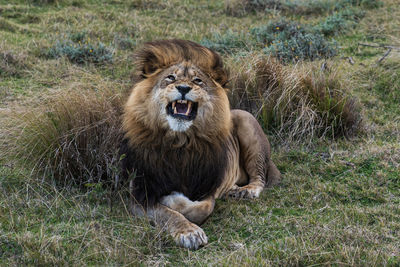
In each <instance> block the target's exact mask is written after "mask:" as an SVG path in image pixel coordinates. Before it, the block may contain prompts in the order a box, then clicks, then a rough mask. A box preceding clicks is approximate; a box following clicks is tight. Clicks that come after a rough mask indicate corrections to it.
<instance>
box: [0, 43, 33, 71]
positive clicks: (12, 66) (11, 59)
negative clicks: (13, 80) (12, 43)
mask: <svg viewBox="0 0 400 267" xmlns="http://www.w3.org/2000/svg"><path fill="white" fill-rule="evenodd" d="M27 59H28V56H27V55H26V53H22V52H15V51H13V50H12V49H9V48H7V47H6V46H5V45H4V44H0V77H6V76H21V75H22V74H23V73H24V72H27V69H28V68H29V66H30V65H31V64H29V62H28V60H27Z"/></svg>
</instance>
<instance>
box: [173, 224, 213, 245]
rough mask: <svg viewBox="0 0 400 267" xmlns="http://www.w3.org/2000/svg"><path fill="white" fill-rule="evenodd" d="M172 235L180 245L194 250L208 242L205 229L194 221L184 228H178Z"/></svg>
mask: <svg viewBox="0 0 400 267" xmlns="http://www.w3.org/2000/svg"><path fill="white" fill-rule="evenodd" d="M172 236H173V237H174V239H175V242H176V243H177V244H178V245H179V246H181V247H184V248H188V249H192V250H196V249H198V248H199V247H201V246H204V245H205V244H207V242H208V238H207V236H206V234H205V233H204V231H203V229H201V228H200V227H199V226H197V225H195V224H193V223H191V224H190V225H189V226H188V227H185V228H184V229H178V230H177V231H176V233H174V234H173V235H172Z"/></svg>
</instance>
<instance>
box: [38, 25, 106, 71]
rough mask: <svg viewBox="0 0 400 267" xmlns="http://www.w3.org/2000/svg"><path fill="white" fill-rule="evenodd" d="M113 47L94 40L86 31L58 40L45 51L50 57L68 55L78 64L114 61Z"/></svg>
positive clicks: (67, 56)
mask: <svg viewBox="0 0 400 267" xmlns="http://www.w3.org/2000/svg"><path fill="white" fill-rule="evenodd" d="M113 53H114V51H113V49H112V48H111V47H107V46H106V45H105V44H103V43H102V42H100V41H97V42H93V41H91V40H90V38H88V37H86V33H85V32H80V33H76V34H72V35H70V37H69V38H68V39H64V40H58V41H57V42H56V43H55V45H54V46H53V47H51V48H49V49H48V51H47V52H46V53H45V54H46V56H47V57H49V58H59V57H63V56H64V57H66V58H68V59H69V60H70V61H71V62H73V63H77V64H84V63H95V64H102V63H108V62H112V60H113Z"/></svg>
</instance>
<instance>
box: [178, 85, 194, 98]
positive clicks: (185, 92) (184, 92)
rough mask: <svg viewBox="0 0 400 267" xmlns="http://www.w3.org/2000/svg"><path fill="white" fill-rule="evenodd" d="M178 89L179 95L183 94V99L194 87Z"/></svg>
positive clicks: (182, 86) (179, 87)
mask: <svg viewBox="0 0 400 267" xmlns="http://www.w3.org/2000/svg"><path fill="white" fill-rule="evenodd" d="M176 89H178V91H179V93H181V94H182V98H184V97H185V95H186V94H187V93H188V92H189V91H190V90H191V89H192V87H190V86H188V85H178V86H177V87H176Z"/></svg>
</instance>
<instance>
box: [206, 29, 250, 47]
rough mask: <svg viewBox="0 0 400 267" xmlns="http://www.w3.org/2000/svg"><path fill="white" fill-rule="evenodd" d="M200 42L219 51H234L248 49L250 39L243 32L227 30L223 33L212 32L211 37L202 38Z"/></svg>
mask: <svg viewBox="0 0 400 267" xmlns="http://www.w3.org/2000/svg"><path fill="white" fill-rule="evenodd" d="M200 43H201V44H202V45H204V46H206V47H208V48H210V49H213V50H215V51H218V52H220V53H234V52H238V51H240V50H245V51H247V50H249V48H250V47H251V43H252V41H249V38H247V37H246V36H245V35H244V34H243V33H235V32H233V31H231V30H228V31H227V32H226V33H224V34H220V33H214V34H213V35H212V37H211V39H207V38H204V39H203V40H201V42H200Z"/></svg>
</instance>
